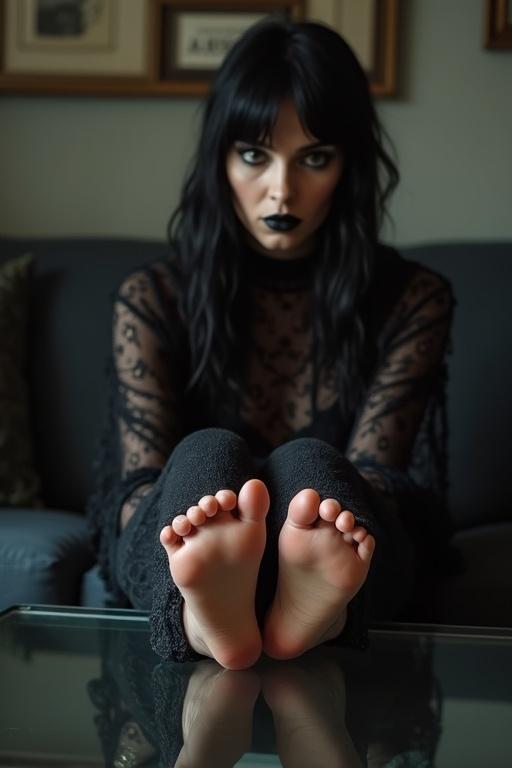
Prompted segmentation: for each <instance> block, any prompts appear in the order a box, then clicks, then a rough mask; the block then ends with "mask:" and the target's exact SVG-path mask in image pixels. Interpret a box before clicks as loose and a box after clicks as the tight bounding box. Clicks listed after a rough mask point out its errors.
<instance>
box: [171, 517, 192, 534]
mask: <svg viewBox="0 0 512 768" xmlns="http://www.w3.org/2000/svg"><path fill="white" fill-rule="evenodd" d="M172 529H173V531H174V533H176V534H177V535H178V536H188V534H189V533H190V532H191V530H192V523H191V522H190V520H189V519H188V517H187V516H186V515H178V516H177V517H175V518H174V520H173V521H172Z"/></svg>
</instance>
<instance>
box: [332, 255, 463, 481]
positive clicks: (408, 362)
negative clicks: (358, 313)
mask: <svg viewBox="0 0 512 768" xmlns="http://www.w3.org/2000/svg"><path fill="white" fill-rule="evenodd" d="M453 307H454V299H453V295H452V292H451V289H450V286H449V284H448V283H447V282H445V281H444V280H443V279H442V278H441V277H440V276H438V275H437V274H435V273H432V272H430V271H428V270H426V269H420V270H419V271H418V272H416V273H415V275H414V276H413V277H412V279H411V280H410V282H409V284H408V285H407V287H406V289H405V290H404V292H403V294H402V296H401V298H400V301H399V303H398V305H397V307H396V309H395V311H394V312H393V315H392V317H391V319H390V321H389V323H388V326H387V329H386V332H385V334H384V342H383V345H382V352H381V356H380V360H379V363H378V366H377V370H376V372H375V375H374V377H373V380H372V382H371V384H370V387H369V389H368V393H367V396H366V399H365V402H364V403H363V406H362V408H361V410H360V412H359V416H358V418H357V421H356V424H355V428H354V431H353V433H352V437H351V440H350V443H349V446H348V452H347V456H348V457H349V458H350V459H351V460H352V461H353V462H354V464H355V465H356V466H357V467H358V469H359V471H360V472H361V474H363V475H364V476H365V477H366V479H367V480H368V481H369V482H370V484H371V485H372V486H373V487H374V488H375V489H377V490H381V491H384V492H387V493H393V491H394V486H395V485H396V484H397V483H398V484H401V483H403V482H407V479H406V478H407V475H406V470H407V467H408V464H409V461H410V459H411V453H412V448H413V445H414V442H415V440H416V437H417V434H418V430H419V427H420V424H421V421H422V418H423V416H424V413H425V408H426V406H427V404H428V402H429V400H430V399H431V398H432V397H433V396H435V395H436V394H437V391H438V388H439V387H440V386H442V383H443V382H442V378H443V363H444V356H445V353H446V350H447V345H448V341H449V334H450V327H451V321H452V315H453Z"/></svg>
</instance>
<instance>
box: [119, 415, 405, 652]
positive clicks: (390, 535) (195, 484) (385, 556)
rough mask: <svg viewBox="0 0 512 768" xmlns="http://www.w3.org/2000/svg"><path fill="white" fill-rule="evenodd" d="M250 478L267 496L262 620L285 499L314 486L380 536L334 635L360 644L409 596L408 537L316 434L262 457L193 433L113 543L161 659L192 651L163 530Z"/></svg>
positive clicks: (230, 439) (221, 434)
mask: <svg viewBox="0 0 512 768" xmlns="http://www.w3.org/2000/svg"><path fill="white" fill-rule="evenodd" d="M255 477H256V478H260V479H261V480H262V481H263V482H264V483H265V484H266V486H267V488H268V491H269V495H270V510H269V514H268V515H267V518H266V525H267V544H266V549H265V553H264V556H263V560H262V563H261V568H260V576H259V581H258V586H257V593H256V613H257V616H258V620H259V621H260V622H261V619H262V617H263V616H264V614H265V612H266V610H267V608H268V606H269V605H270V603H271V601H272V598H273V596H274V592H275V587H276V580H277V571H278V561H277V552H278V547H277V544H278V537H279V532H280V530H281V527H282V525H283V522H284V520H285V518H286V515H287V511H288V505H289V503H290V501H291V499H292V498H293V496H295V494H297V493H298V492H299V491H301V490H303V489H304V488H313V489H315V490H316V491H317V492H318V494H319V495H320V498H321V499H325V498H333V499H337V500H338V501H339V502H340V504H341V505H342V507H344V508H346V509H349V510H351V511H352V512H353V513H354V515H355V518H356V520H357V523H358V524H360V525H364V526H365V527H366V528H367V530H368V531H369V532H370V533H372V534H373V535H374V536H375V538H376V540H377V546H376V551H375V554H374V557H373V560H372V565H371V568H370V575H369V577H368V580H367V583H366V585H365V587H364V588H363V589H362V590H361V592H360V593H359V595H358V596H357V597H356V598H355V599H354V601H352V603H351V605H349V610H348V620H347V626H346V628H345V630H344V632H343V633H342V636H341V641H342V642H348V643H350V644H355V645H357V644H360V643H362V637H363V633H364V624H365V622H366V620H367V619H368V618H370V619H391V618H393V616H395V615H396V614H397V612H398V611H399V610H400V609H401V608H402V607H403V606H404V603H405V602H406V600H407V598H408V597H409V592H410V587H411V584H412V582H413V578H412V576H413V570H414V554H413V547H412V544H411V541H410V539H409V537H408V536H407V534H406V532H405V530H404V528H403V526H402V524H401V523H400V521H399V520H398V518H397V516H396V515H395V513H394V512H393V510H392V509H391V507H389V505H384V504H383V503H382V501H379V499H378V498H377V496H376V495H375V494H374V493H373V492H372V490H371V489H370V487H369V486H368V484H367V483H366V482H365V481H364V480H363V478H362V477H361V475H360V474H359V473H358V472H357V470H356V469H355V468H354V466H353V465H352V464H351V463H350V462H349V461H348V459H346V458H345V457H344V456H342V455H341V454H340V453H339V452H338V451H337V450H336V449H335V448H333V447H332V446H331V445H328V444H327V443H324V442H323V441H321V440H317V439H314V438H301V439H297V440H292V441H290V442H288V443H285V444H284V445H282V446H280V447H279V448H276V449H275V450H274V451H273V452H272V453H271V454H270V455H269V456H268V458H267V459H266V460H265V461H255V460H254V458H253V457H252V456H251V453H250V451H249V448H248V446H247V443H246V442H245V441H244V440H243V439H242V438H241V437H239V436H238V435H236V434H234V433H232V432H229V431H227V430H224V429H205V430H200V431H198V432H194V433H192V434H190V435H188V436H187V437H186V438H185V439H184V440H182V441H181V442H180V443H179V444H178V445H177V446H176V448H175V449H174V451H173V452H172V454H171V456H170V458H169V460H168V462H167V464H166V466H165V467H164V469H163V470H162V473H161V475H160V477H159V479H158V481H157V483H156V485H155V486H154V488H153V489H152V491H151V492H150V493H149V494H148V495H147V496H146V497H144V499H143V500H142V502H141V504H140V506H139V508H138V509H137V511H136V512H135V514H134V515H133V517H132V518H131V520H130V521H129V523H128V525H127V526H126V528H125V530H124V531H123V532H122V534H121V536H120V539H119V542H118V547H117V555H116V559H117V563H116V578H117V582H118V584H119V585H120V587H121V589H122V590H123V592H124V593H125V595H126V596H127V597H128V599H129V601H130V603H131V604H132V605H133V606H134V607H135V608H139V609H143V610H150V611H151V625H152V644H153V647H154V648H155V650H156V651H157V652H158V653H159V654H160V655H161V656H163V657H164V658H171V659H174V660H176V661H186V660H190V659H193V658H196V654H194V652H193V651H192V649H191V648H190V646H189V644H188V642H187V640H186V638H185V636H184V632H183V625H182V620H181V613H182V601H183V599H182V597H181V594H180V592H179V590H178V589H177V587H176V586H175V585H174V584H173V582H172V580H171V577H170V573H169V565H168V561H167V555H166V552H165V550H164V549H163V547H162V546H161V545H160V543H159V538H158V537H159V534H160V531H161V529H162V528H163V527H164V526H165V525H167V524H168V523H169V522H170V521H171V520H173V518H174V517H176V516H177V515H179V514H184V513H185V512H186V510H187V508H188V507H190V506H192V505H193V504H197V502H198V501H199V499H200V498H201V497H202V496H205V495H207V494H212V495H214V494H215V493H216V492H217V491H219V490H221V489H223V488H229V489H231V490H233V491H235V493H238V492H239V490H240V488H241V487H242V485H243V484H244V483H245V482H246V481H247V480H249V479H251V478H255ZM227 599H229V596H227Z"/></svg>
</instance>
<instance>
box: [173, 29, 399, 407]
mask: <svg viewBox="0 0 512 768" xmlns="http://www.w3.org/2000/svg"><path fill="white" fill-rule="evenodd" d="M287 99H291V100H292V101H293V103H294V105H295V108H296V109H297V113H298V115H299V119H300V120H301V123H302V125H303V126H304V128H305V130H306V132H307V133H309V134H310V135H312V136H314V137H315V138H316V139H318V140H319V141H321V142H322V143H326V144H335V145H337V146H340V147H341V150H342V153H343V158H344V168H343V174H342V178H341V181H340V183H339V185H338V187H337V189H336V191H335V193H334V196H333V201H332V206H331V209H330V213H329V216H328V218H327V220H326V222H325V223H324V224H323V225H322V227H321V231H320V232H319V233H318V234H319V237H318V241H319V245H318V248H319V251H318V255H317V259H316V263H317V267H316V270H315V274H316V278H315V305H314V309H315V311H314V323H315V334H316V347H317V360H316V363H317V370H318V366H334V367H335V368H336V370H337V374H338V377H339V379H340V384H341V386H340V392H344V393H345V394H344V397H343V399H342V403H341V405H342V409H343V410H347V409H350V408H352V407H353V405H354V403H355V400H356V399H357V397H358V396H359V393H360V390H361V387H362V386H363V384H364V380H365V375H366V373H365V359H366V358H367V354H366V353H367V350H366V342H367V339H366V335H365V329H364V323H363V321H362V316H361V311H360V310H361V302H362V301H363V299H364V296H365V294H366V292H367V289H368V286H369V284H370V281H371V278H372V274H373V265H374V256H375V247H376V244H377V237H378V232H379V228H380V223H381V219H382V216H383V214H384V212H385V203H386V200H387V197H388V195H389V194H390V192H391V191H392V189H393V188H394V187H395V185H396V183H397V181H398V172H397V169H396V167H395V165H394V163H393V161H392V159H391V157H390V156H389V154H388V153H387V151H386V149H385V146H384V137H383V130H382V128H381V126H380V124H379V121H378V119H377V116H376V113H375V109H374V106H373V103H372V100H371V97H370V93H369V87H368V82H367V78H366V76H365V73H364V71H363V69H362V68H361V66H360V64H359V62H358V61H357V59H356V57H355V55H354V54H353V52H352V50H351V49H350V47H349V46H348V45H347V43H346V42H345V41H344V40H343V39H342V38H341V37H340V36H339V35H338V34H337V33H336V32H335V31H334V30H332V29H330V28H328V27H325V26H323V25H320V24H315V23H311V22H306V23H291V22H288V21H282V20H275V19H270V20H265V21H263V22H260V23H259V24H257V25H255V26H253V27H251V28H250V29H249V30H248V31H247V32H246V33H245V34H244V35H243V36H242V37H241V38H240V39H239V41H238V42H237V43H236V44H235V45H234V46H233V47H232V48H231V50H230V52H229V53H228V55H227V57H226V59H225V60H224V62H223V64H222V66H221V67H220V69H219V70H218V72H217V75H216V77H215V80H214V82H213V86H212V89H211V92H210V95H209V98H208V99H207V102H206V107H205V111H204V114H203V121H202V130H201V135H200V140H199V146H198V150H197V154H196V156H195V158H194V162H193V165H192V168H191V171H190V173H189V175H188V178H187V179H186V182H185V185H184V189H183V194H182V199H181V203H180V205H179V207H178V209H177V210H176V212H175V213H174V215H173V216H172V218H171V221H170V224H169V235H170V238H171V240H172V242H173V243H174V247H175V252H176V259H177V264H178V267H179V271H180V273H181V281H182V282H181V298H180V310H181V313H182V316H183V318H184V320H185V322H186V325H187V328H188V332H189V342H190V355H191V379H190V386H191V387H192V388H193V387H198V388H199V389H200V391H201V392H202V394H203V395H206V396H207V397H208V399H210V400H211V401H213V402H219V401H222V402H225V401H226V393H229V392H231V393H233V394H235V395H236V394H237V393H238V392H239V390H240V380H241V375H242V368H241V365H242V362H241V361H242V360H243V359H244V355H243V354H242V349H243V328H244V322H243V321H244V312H243V308H244V290H245V288H244V285H243V280H242V277H241V275H242V273H241V265H240V252H241V249H243V248H244V244H243V233H242V232H241V226H240V224H239V223H238V220H237V217H236V214H235V212H234V209H233V205H232V200H231V190H230V186H229V182H228V179H227V175H226V157H227V154H228V152H229V150H230V149H231V148H232V146H233V144H234V142H235V141H246V142H248V143H254V142H257V143H261V141H262V139H264V138H267V137H269V136H270V135H271V133H272V129H273V126H274V124H275V122H276V120H277V115H278V112H279V108H280V106H281V105H282V103H283V101H285V100H287Z"/></svg>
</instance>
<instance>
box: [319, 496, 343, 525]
mask: <svg viewBox="0 0 512 768" xmlns="http://www.w3.org/2000/svg"><path fill="white" fill-rule="evenodd" d="M340 512H341V504H340V503H339V501H336V499H324V500H323V501H322V503H321V504H320V507H319V509H318V514H319V515H320V517H321V518H322V520H325V521H326V522H327V523H334V521H335V520H336V518H337V517H338V515H339V514H340Z"/></svg>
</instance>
